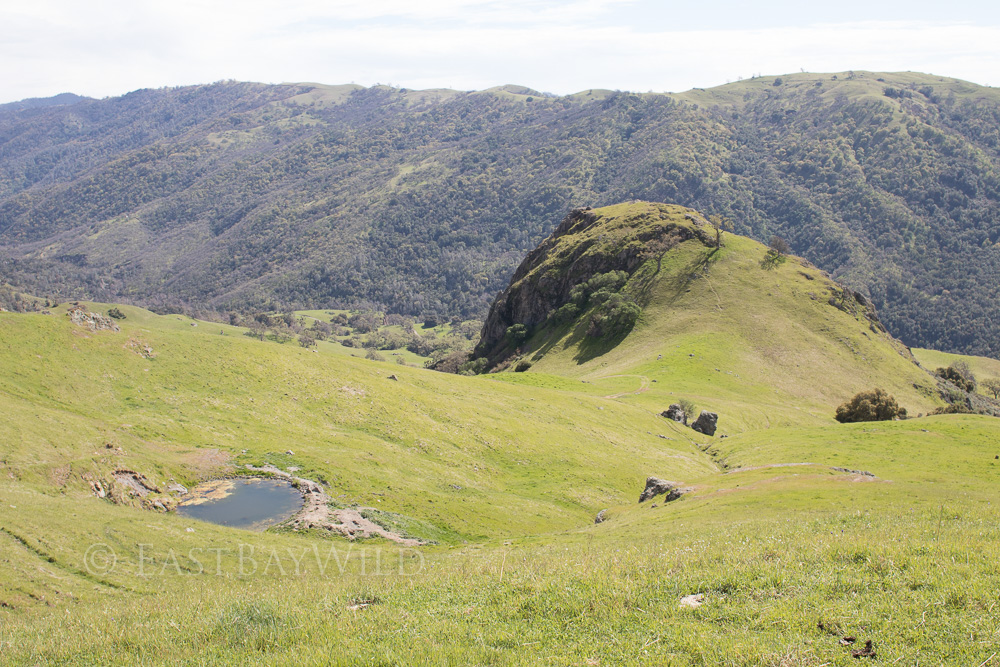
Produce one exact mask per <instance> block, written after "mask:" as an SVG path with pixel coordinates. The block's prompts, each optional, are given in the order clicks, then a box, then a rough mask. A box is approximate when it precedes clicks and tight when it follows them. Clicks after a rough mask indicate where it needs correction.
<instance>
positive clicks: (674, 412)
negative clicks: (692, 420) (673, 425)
mask: <svg viewBox="0 0 1000 667" xmlns="http://www.w3.org/2000/svg"><path fill="white" fill-rule="evenodd" d="M660 416H661V417H666V418H667V419H672V420H673V421H675V422H680V423H682V424H684V425H685V426H687V423H688V419H687V415H686V414H684V408H682V407H681V406H679V405H677V404H676V403H671V404H670V407H669V408H667V409H666V410H664V411H663V412H662V413H660Z"/></svg>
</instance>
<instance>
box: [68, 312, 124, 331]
mask: <svg viewBox="0 0 1000 667" xmlns="http://www.w3.org/2000/svg"><path fill="white" fill-rule="evenodd" d="M66 314H67V315H69V321H70V322H72V323H73V324H75V325H77V326H78V327H85V328H87V329H90V330H91V331H119V330H120V329H119V328H118V325H117V324H115V321H114V320H113V319H111V318H110V317H106V316H104V315H100V314H98V313H89V312H87V310H86V309H85V308H84V307H83V306H71V307H70V309H69V310H68V311H67V312H66Z"/></svg>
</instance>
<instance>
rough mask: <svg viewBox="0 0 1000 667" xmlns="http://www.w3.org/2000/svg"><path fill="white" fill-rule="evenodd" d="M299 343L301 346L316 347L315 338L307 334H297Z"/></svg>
mask: <svg viewBox="0 0 1000 667" xmlns="http://www.w3.org/2000/svg"><path fill="white" fill-rule="evenodd" d="M299 345H301V346H302V347H316V340H315V339H314V338H313V337H312V336H309V335H307V334H302V335H301V336H299Z"/></svg>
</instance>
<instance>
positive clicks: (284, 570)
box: [0, 203, 1000, 665]
mask: <svg viewBox="0 0 1000 667" xmlns="http://www.w3.org/2000/svg"><path fill="white" fill-rule="evenodd" d="M637 213H639V214H640V215H638V216H637V215H636V214H637ZM596 214H597V215H599V216H602V219H603V220H605V223H606V225H605V226H603V227H602V226H600V225H599V226H598V227H594V228H591V229H590V233H594V234H597V235H598V236H597V237H596V238H593V239H591V240H593V241H597V242H598V243H605V242H606V243H614V242H615V239H614V236H615V233H616V232H615V230H616V229H617V230H618V232H621V233H622V234H623V238H624V237H625V236H627V235H628V234H631V233H633V232H634V226H635V225H657V224H662V223H663V222H664V221H671V222H673V223H676V224H678V225H696V224H700V223H698V222H695V221H692V220H689V219H688V218H687V217H685V215H686V212H685V211H684V210H683V209H679V208H677V207H669V206H662V205H651V204H642V203H637V204H630V205H624V206H618V207H610V208H608V209H604V210H601V211H597V212H596ZM600 229H603V230H604V231H603V234H604V236H603V237H601V236H600V234H601V232H600V231H599V230H600ZM581 233H582V234H587V233H588V232H587V231H583V232H581ZM572 236H573V235H569V236H567V237H564V238H563V239H562V241H564V242H580V241H581V239H579V238H576V239H574V238H572ZM724 241H725V245H724V247H723V248H722V249H720V250H718V251H717V252H714V253H711V252H710V249H709V248H707V247H706V246H705V245H704V244H703V243H701V242H700V241H698V240H697V239H695V238H692V239H689V240H687V241H684V242H682V243H680V244H678V245H677V246H675V247H674V248H672V249H671V250H670V252H669V253H668V254H667V255H665V256H664V257H663V260H662V264H661V269H660V272H659V273H658V274H656V275H655V276H651V275H647V273H646V272H647V271H648V270H649V269H650V268H652V267H653V266H654V265H655V259H650V260H648V261H647V262H646V263H644V264H642V265H641V266H640V267H639V268H637V269H636V271H635V272H634V273H633V274H632V276H631V278H630V280H629V282H628V283H627V284H626V286H625V289H629V290H631V289H636V288H637V287H640V286H641V287H643V288H644V290H645V291H644V292H641V293H636V294H637V296H639V295H640V294H644V295H645V300H644V304H645V307H644V310H643V313H642V315H641V316H640V319H639V321H638V322H637V323H636V326H635V327H634V328H633V329H632V331H631V333H629V335H628V336H627V337H625V338H623V339H622V340H620V341H617V343H616V344H615V345H607V346H605V347H603V348H598V349H594V348H590V349H587V348H586V346H585V345H584V344H583V343H581V341H580V340H579V339H574V335H573V334H572V333H571V332H568V331H559V330H556V329H553V330H550V331H548V332H547V333H546V330H545V329H544V328H542V329H539V330H537V331H536V333H535V337H534V338H532V339H530V340H529V346H530V345H534V344H539V343H543V342H544V344H545V349H544V351H543V353H542V354H541V355H540V356H538V358H537V359H534V362H533V366H532V367H531V369H529V370H528V371H527V372H522V373H513V372H505V373H498V374H491V375H480V376H470V377H465V376H457V375H447V374H442V373H436V372H433V371H428V370H424V369H419V368H413V367H409V366H403V365H400V364H397V363H383V362H377V361H369V360H365V359H358V358H355V357H352V356H350V354H345V353H344V350H343V349H340V350H338V349H337V347H338V344H334V343H328V344H326V345H319V346H317V347H316V348H315V349H306V348H303V347H300V346H298V345H296V344H294V343H291V344H284V345H281V344H277V343H275V342H273V341H270V340H264V341H261V340H259V339H257V338H256V337H251V336H246V335H244V334H245V332H246V329H243V328H240V327H231V326H228V325H219V324H214V323H209V322H204V321H197V320H192V319H189V318H186V317H182V316H176V315H171V316H158V315H154V314H152V313H150V312H148V311H145V310H142V309H139V308H133V307H127V306H121V307H120V309H121V311H123V314H125V315H126V318H125V319H122V320H117V321H116V323H117V325H118V326H119V327H120V331H111V330H97V331H92V330H90V329H89V328H87V327H82V326H79V325H77V324H74V323H73V322H72V321H71V318H70V317H68V316H67V308H68V307H67V306H65V305H64V306H60V307H57V308H50V309H49V313H48V314H45V313H41V312H39V313H0V368H3V372H2V373H0V443H2V449H0V649H2V651H3V656H4V662H5V663H11V664H38V663H49V662H59V663H63V664H79V665H85V664H94V663H107V662H124V663H135V662H142V663H149V664H190V663H192V662H193V663H198V664H232V663H237V662H238V663H249V664H258V663H259V664H330V663H333V664H438V663H444V664H459V663H460V664H499V665H506V664H510V665H514V664H524V663H526V662H541V663H544V664H556V665H576V664H630V665H631V664H635V665H638V664H666V665H701V664H712V665H717V664H728V665H759V664H774V665H779V664H781V665H796V664H802V665H812V664H830V665H850V664H859V662H858V659H856V658H854V657H852V651H864V650H865V644H866V642H868V641H871V642H872V651H873V652H875V654H876V656H877V658H876V659H877V660H878V661H879V662H888V663H892V662H896V663H898V664H916V663H918V662H919V663H922V664H973V665H978V664H983V663H986V664H988V663H989V661H990V660H991V659H994V658H992V657H991V656H993V655H994V654H995V653H996V651H997V647H998V642H1000V637H998V635H997V627H996V615H995V614H994V613H993V612H994V611H995V606H996V602H997V600H996V590H997V587H998V585H1000V573H998V571H997V568H996V567H995V563H994V560H995V559H994V558H993V554H994V553H995V552H996V550H997V549H998V548H1000V530H998V528H997V522H996V512H995V509H996V508H995V507H994V505H995V487H996V481H997V475H998V474H1000V460H998V459H997V458H996V457H997V456H1000V451H998V450H997V447H996V442H997V437H996V436H997V426H996V421H995V419H993V418H989V417H982V416H974V415H939V416H934V417H924V418H920V419H910V420H905V421H896V422H879V423H867V424H837V423H836V422H834V421H833V419H832V414H833V411H834V409H835V407H836V405H837V404H838V403H839V402H840V401H841V400H843V396H844V395H846V394H849V393H851V392H853V391H854V390H856V389H857V388H861V387H867V386H869V384H870V383H871V382H876V381H877V382H878V383H879V384H881V385H882V386H885V387H886V388H889V389H890V390H892V391H893V392H895V393H897V395H898V396H899V397H900V398H901V399H902V402H903V404H904V405H906V406H907V407H909V408H910V409H911V414H916V413H917V412H918V411H919V410H922V409H926V408H927V407H930V406H932V405H934V401H933V400H932V399H930V398H927V397H925V396H923V395H922V394H920V393H919V392H918V391H917V390H916V389H914V388H913V387H912V385H913V384H914V383H917V384H920V383H921V382H923V381H924V378H927V377H928V376H927V375H926V374H925V373H924V371H922V370H920V369H919V368H918V367H917V366H916V365H915V364H914V363H913V362H912V361H909V360H908V359H907V358H906V357H905V356H904V355H903V354H901V350H900V349H899V348H898V347H897V346H896V344H894V343H893V341H892V340H891V339H890V338H889V337H888V336H886V335H885V334H884V333H881V332H877V331H875V330H873V328H872V327H871V326H870V324H871V323H870V322H869V321H868V320H867V318H865V317H864V316H863V315H861V314H859V312H860V311H852V312H846V311H844V310H841V309H839V308H836V307H834V306H832V305H830V304H829V302H828V300H826V299H824V298H820V294H819V293H820V292H821V291H823V290H827V291H829V290H832V289H834V288H836V286H835V285H834V284H833V283H831V282H829V281H828V279H827V278H826V277H825V276H823V274H822V273H821V272H820V271H818V270H817V269H815V268H813V267H810V266H808V265H806V264H803V263H801V262H800V261H799V260H797V259H795V258H787V259H786V260H785V261H784V262H783V263H780V264H779V265H778V266H777V267H776V268H773V269H771V270H765V269H763V268H761V266H760V259H761V256H762V254H763V248H762V247H761V246H760V245H759V244H756V243H755V242H753V241H750V240H749V239H744V238H739V237H736V236H734V235H730V234H727V235H726V236H725V237H724ZM706 253H708V254H706ZM706 260H707V261H706ZM692 267H696V268H697V272H696V273H697V276H698V277H697V278H695V277H693V276H694V275H695V272H694V271H692ZM806 275H808V276H811V279H810V278H807V277H806ZM809 292H814V293H816V296H817V298H816V299H815V300H813V299H812V298H811V297H810V296H809ZM83 305H84V306H85V308H86V309H87V310H91V311H94V312H98V313H103V312H105V311H107V310H108V309H109V307H110V306H109V304H95V303H86V304H83ZM303 315H309V314H307V313H303ZM313 315H315V316H320V315H322V316H326V315H327V313H325V312H321V313H314V314H313ZM876 328H877V327H876ZM538 351H541V348H539V349H537V350H536V349H532V350H529V351H528V353H527V355H526V358H534V355H535V353H536V352H538ZM581 354H582V355H583V356H581ZM660 355H662V358H659V359H658V358H657V357H658V356H660ZM691 355H693V356H691ZM583 357H586V358H583ZM716 368H718V369H719V370H715V369H716ZM680 396H683V397H686V398H689V399H690V400H693V401H695V402H696V404H697V405H698V407H699V408H707V409H712V410H718V412H719V413H720V415H721V418H720V433H721V434H727V435H728V436H729V437H726V438H721V437H707V436H703V435H701V434H699V433H696V432H694V431H693V430H691V429H690V428H687V427H684V426H681V425H679V424H677V423H674V422H671V421H669V420H666V419H664V418H662V417H660V416H659V414H658V413H659V412H660V411H661V410H662V409H663V408H665V407H666V405H667V404H668V403H669V402H672V401H673V400H675V399H676V397H680ZM265 463H271V464H273V465H276V466H278V467H279V468H282V469H286V470H287V469H290V468H295V469H297V470H296V472H295V474H296V475H299V476H302V477H304V478H307V479H312V480H317V481H320V482H321V483H323V484H324V485H325V486H326V488H327V491H328V493H329V495H330V496H331V497H332V498H333V502H334V503H335V504H336V505H337V506H340V507H344V506H352V505H358V506H361V507H368V508H372V509H371V510H365V511H366V512H368V513H369V516H374V517H376V518H378V519H379V520H380V521H384V522H386V523H387V524H390V525H393V526H397V527H399V526H402V527H403V528H404V529H405V530H406V531H408V533H409V534H411V535H414V536H416V537H422V538H424V539H428V540H434V541H435V542H436V544H430V545H427V546H421V547H417V548H402V547H399V546H398V545H396V544H393V543H390V542H386V541H384V540H380V539H372V540H357V541H354V542H348V541H347V540H345V539H343V538H339V537H333V536H332V535H331V534H328V533H325V532H322V531H317V530H315V529H314V530H310V531H305V532H291V531H288V530H286V529H271V530H269V531H266V532H263V533H257V532H250V531H244V530H238V529H232V528H226V527H222V526H217V525H213V524H208V523H203V522H199V521H195V520H191V519H186V518H184V517H182V516H178V515H177V514H175V513H173V512H162V511H156V510H155V509H153V508H152V505H153V501H154V500H156V499H159V498H163V499H165V501H166V502H167V503H168V504H169V503H170V502H172V499H171V496H172V495H173V494H171V493H169V492H168V491H167V485H168V484H171V483H181V484H184V485H186V486H190V485H191V484H193V483H195V482H198V481H200V480H204V479H211V478H215V477H218V476H220V475H226V474H233V473H236V472H238V470H239V468H237V466H242V465H244V464H253V465H255V466H261V465H263V464H265ZM125 470H127V471H131V472H134V473H137V474H141V475H143V476H144V478H145V480H146V481H147V482H148V484H149V485H150V486H153V487H155V488H156V490H155V491H153V492H151V493H150V494H149V495H147V496H146V497H145V498H143V499H139V498H135V497H131V496H129V495H128V494H127V491H126V490H125V489H123V488H122V487H121V486H119V485H116V483H115V482H114V480H113V478H114V474H115V473H116V471H118V472H120V471H125ZM650 475H654V476H657V477H661V478H664V479H669V480H673V481H675V482H677V483H679V484H680V485H681V486H682V487H683V488H684V491H685V492H684V495H682V496H681V497H680V498H679V499H677V500H674V501H672V502H665V501H664V497H663V496H662V495H661V496H659V497H658V498H654V499H652V500H650V501H647V502H644V503H641V504H639V503H637V502H636V501H637V499H638V496H639V493H640V491H641V490H642V488H643V485H644V482H645V479H646V477H647V476H650ZM92 482H102V483H103V484H104V485H105V486H106V487H107V488H110V489H111V490H112V491H114V493H112V494H111V495H112V497H113V498H114V499H115V501H114V502H113V501H111V500H108V499H100V498H98V497H96V496H95V494H94V490H93V486H92V484H91V483H92ZM600 510H604V511H605V512H604V515H603V516H604V518H605V519H606V520H605V521H603V522H602V523H599V524H595V523H594V517H595V515H596V514H597V512H598V511H600ZM112 554H113V560H111V556H112ZM692 595H701V596H702V597H701V598H700V599H699V602H696V603H694V606H683V605H682V604H681V601H682V600H683V599H684V598H686V597H687V596H692ZM848 638H853V639H852V640H849V639H848Z"/></svg>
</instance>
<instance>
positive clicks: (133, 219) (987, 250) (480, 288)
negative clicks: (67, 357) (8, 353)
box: [0, 71, 1000, 356]
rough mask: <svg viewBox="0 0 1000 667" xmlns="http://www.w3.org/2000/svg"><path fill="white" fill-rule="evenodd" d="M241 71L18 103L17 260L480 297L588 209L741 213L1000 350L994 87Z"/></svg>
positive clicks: (465, 300)
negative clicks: (469, 89)
mask: <svg viewBox="0 0 1000 667" xmlns="http://www.w3.org/2000/svg"><path fill="white" fill-rule="evenodd" d="M533 93H534V91H531V90H530V89H526V88H523V87H520V86H502V87H498V88H494V89H490V90H487V91H480V92H474V93H466V92H459V91H447V90H432V91H412V90H406V89H392V88H388V87H385V86H376V87H373V88H369V89H363V88H360V87H357V86H327V85H321V84H292V85H282V86H264V85H259V84H246V83H221V84H215V85H211V86H196V87H186V88H178V89H163V90H155V91H153V90H143V91H136V92H135V93H131V94H129V95H126V96H124V97H121V98H112V99H107V100H77V101H76V103H75V104H71V105H56V106H31V107H29V108H21V107H11V106H9V105H8V106H6V107H5V108H3V109H0V173H2V174H3V177H2V178H0V248H2V250H3V255H4V256H2V257H0V278H4V279H6V280H7V281H8V282H11V283H12V284H17V285H19V286H21V287H22V288H24V289H25V290H27V291H31V292H34V293H36V294H40V295H45V296H51V295H53V294H56V295H57V296H59V298H63V299H65V298H70V297H72V298H99V299H106V300H119V299H126V300H132V301H134V302H136V303H142V304H146V305H152V306H158V307H159V306H165V305H169V306H177V305H178V304H181V303H190V304H197V305H201V304H205V303H210V304H211V305H213V306H214V307H217V308H222V309H226V308H256V309H268V310H278V309H280V310H285V309H288V308H306V307H309V308H331V307H363V308H372V309H377V310H389V311H391V312H399V313H405V314H411V315H422V314H424V313H427V312H436V313H438V314H440V315H445V316H448V317H450V316H453V315H461V316H463V317H481V316H482V314H483V312H484V311H485V310H486V308H487V307H488V305H489V303H490V301H491V299H492V298H493V296H494V295H495V294H496V293H497V292H498V291H499V290H500V289H502V288H503V287H504V286H505V285H506V283H507V280H508V278H509V275H510V273H511V271H512V270H513V269H514V267H515V266H516V264H517V263H518V262H519V261H520V259H521V257H522V256H523V255H524V253H525V252H527V251H528V250H530V249H531V248H533V247H534V246H535V245H536V244H537V243H538V242H539V241H540V240H541V239H542V238H544V237H545V236H546V235H547V234H548V233H549V232H550V231H551V230H552V228H553V225H554V223H555V221H557V220H558V219H559V218H560V217H561V216H562V215H563V214H564V213H565V212H566V211H567V210H569V209H570V208H571V207H574V206H580V205H588V204H589V205H594V206H600V205H607V204H610V203H613V202H618V201H623V200H630V199H645V200H653V201H667V202H674V203H677V204H682V205H686V206H691V207H694V208H697V209H699V210H702V211H706V212H712V213H718V214H722V215H725V216H728V217H729V218H731V219H732V220H733V222H734V223H735V225H736V228H737V231H739V232H740V233H743V234H746V235H749V236H752V237H754V238H756V239H757V240H760V241H767V240H768V239H769V238H770V236H771V235H772V234H780V235H782V236H784V237H786V238H787V240H788V241H789V242H790V243H791V245H792V248H793V250H794V251H795V252H796V253H797V254H800V255H802V256H804V257H806V258H807V259H808V260H809V261H811V262H812V263H814V264H816V265H817V266H819V267H820V268H822V269H824V270H826V271H828V272H830V273H831V274H832V275H834V276H835V277H837V278H838V279H842V280H843V281H845V282H846V283H847V284H849V285H851V287H852V288H853V289H858V290H860V291H862V292H863V293H865V294H866V296H868V297H869V298H871V299H872V300H873V301H874V302H875V305H876V306H877V307H878V309H879V311H880V312H881V313H882V316H883V318H884V320H885V322H886V324H887V326H888V327H889V329H890V330H891V331H893V332H894V333H895V334H896V335H897V336H899V337H900V338H901V339H902V340H903V341H904V342H906V343H907V344H909V345H915V346H917V345H919V346H923V347H933V348H935V349H947V350H951V351H954V352H963V353H967V354H986V355H994V356H995V355H996V354H997V353H998V352H1000V348H998V343H997V340H996V337H995V336H994V334H993V327H992V322H993V321H995V319H996V317H997V315H998V313H1000V303H998V301H997V296H996V294H995V291H994V290H990V289H983V286H984V285H985V286H988V285H992V284H995V283H996V281H997V280H998V276H1000V251H998V247H997V242H998V240H1000V239H998V236H997V230H996V228H995V225H994V224H993V222H992V221H993V220H995V219H996V218H997V216H998V213H1000V209H998V206H1000V194H998V193H1000V190H998V187H1000V186H998V184H1000V135H998V133H997V127H998V125H1000V122H998V121H1000V99H998V94H997V91H996V90H993V89H990V88H984V87H979V86H975V85H973V84H970V83H968V82H963V81H958V80H955V79H951V78H947V77H936V76H929V75H924V74H915V73H877V72H861V71H857V72H841V73H837V74H807V73H797V74H791V75H783V76H780V77H774V76H771V77H760V78H755V79H752V80H745V81H738V82H735V83H732V84H728V85H726V86H720V87H718V88H713V89H708V90H702V89H695V90H692V91H688V92H686V93H679V94H675V95H666V94H641V95H640V94H632V93H622V92H611V91H601V90H589V91H581V93H579V94H577V95H571V96H566V97H559V98H552V97H546V96H540V95H535V94H533Z"/></svg>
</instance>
